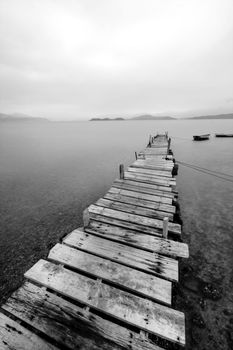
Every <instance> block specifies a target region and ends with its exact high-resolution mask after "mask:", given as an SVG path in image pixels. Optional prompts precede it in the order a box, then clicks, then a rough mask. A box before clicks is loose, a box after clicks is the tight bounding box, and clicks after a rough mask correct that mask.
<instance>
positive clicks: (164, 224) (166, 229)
mask: <svg viewBox="0 0 233 350" xmlns="http://www.w3.org/2000/svg"><path fill="white" fill-rule="evenodd" d="M167 234H168V217H165V218H164V219H163V238H166V239H167Z"/></svg>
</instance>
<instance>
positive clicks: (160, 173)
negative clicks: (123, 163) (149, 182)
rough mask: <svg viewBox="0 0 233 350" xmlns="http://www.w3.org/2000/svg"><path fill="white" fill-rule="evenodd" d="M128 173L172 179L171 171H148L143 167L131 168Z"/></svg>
mask: <svg viewBox="0 0 233 350" xmlns="http://www.w3.org/2000/svg"><path fill="white" fill-rule="evenodd" d="M127 170H128V171H131V172H134V173H141V174H149V175H155V176H161V177H165V178H168V179H169V178H172V173H171V171H162V170H156V169H146V168H142V167H133V166H129V167H128V168H127Z"/></svg>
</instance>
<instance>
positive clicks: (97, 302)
mask: <svg viewBox="0 0 233 350" xmlns="http://www.w3.org/2000/svg"><path fill="white" fill-rule="evenodd" d="M25 277H26V278H28V279H30V280H32V281H35V282H37V283H40V284H42V285H44V286H45V287H48V288H51V289H52V290H54V291H56V292H57V293H59V294H62V295H65V296H67V297H69V298H71V299H74V300H77V301H79V302H82V303H84V304H87V305H88V306H90V307H93V308H95V309H97V310H99V311H101V312H103V313H106V314H109V315H111V316H113V317H115V318H118V319H119V320H121V321H122V322H126V323H129V324H132V325H133V326H135V327H139V328H140V329H142V330H145V331H148V332H150V333H153V334H155V335H159V336H161V337H163V338H165V339H168V340H170V341H173V342H176V343H178V344H181V345H185V322H184V314H183V313H182V312H179V311H176V310H173V309H171V308H169V307H167V306H163V305H159V304H156V303H154V302H152V301H149V300H146V299H143V298H140V297H138V296H135V295H132V294H130V293H128V292H125V291H120V290H118V289H116V288H114V287H111V286H108V285H106V284H104V283H101V284H100V283H98V281H97V282H96V281H95V280H93V279H91V278H88V277H85V276H82V275H79V274H77V273H75V272H72V271H69V270H66V269H65V268H63V267H61V266H57V265H54V264H52V263H50V262H47V261H45V260H40V261H38V262H37V263H36V264H35V265H34V266H33V267H32V268H31V269H30V270H29V271H27V272H26V274H25Z"/></svg>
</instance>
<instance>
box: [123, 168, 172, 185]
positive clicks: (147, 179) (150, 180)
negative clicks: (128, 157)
mask: <svg viewBox="0 0 233 350" xmlns="http://www.w3.org/2000/svg"><path fill="white" fill-rule="evenodd" d="M124 179H126V180H132V181H138V182H146V183H150V184H154V185H160V186H164V187H169V186H175V185H176V181H171V180H169V181H166V180H164V179H159V178H156V177H154V176H146V175H136V174H133V173H131V172H129V171H125V172H124Z"/></svg>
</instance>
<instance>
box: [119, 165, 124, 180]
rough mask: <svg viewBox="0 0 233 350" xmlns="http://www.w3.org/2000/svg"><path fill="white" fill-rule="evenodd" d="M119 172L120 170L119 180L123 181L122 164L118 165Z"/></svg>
mask: <svg viewBox="0 0 233 350" xmlns="http://www.w3.org/2000/svg"><path fill="white" fill-rule="evenodd" d="M119 170H120V179H121V180H123V179H124V164H120V166H119Z"/></svg>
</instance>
